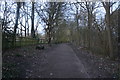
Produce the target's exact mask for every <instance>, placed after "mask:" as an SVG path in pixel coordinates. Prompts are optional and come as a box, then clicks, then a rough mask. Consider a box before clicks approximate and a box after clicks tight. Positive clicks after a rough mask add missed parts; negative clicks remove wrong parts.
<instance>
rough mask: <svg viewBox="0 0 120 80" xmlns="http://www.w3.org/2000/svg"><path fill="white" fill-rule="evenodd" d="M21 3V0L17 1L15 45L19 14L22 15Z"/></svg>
mask: <svg viewBox="0 0 120 80" xmlns="http://www.w3.org/2000/svg"><path fill="white" fill-rule="evenodd" d="M20 5H21V3H20V2H17V12H16V20H15V26H14V37H13V45H14V46H15V43H16V30H17V27H18V19H19V16H20V12H19V11H20Z"/></svg>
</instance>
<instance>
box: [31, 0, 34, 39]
mask: <svg viewBox="0 0 120 80" xmlns="http://www.w3.org/2000/svg"><path fill="white" fill-rule="evenodd" d="M31 22H32V24H31V25H32V26H31V36H32V37H33V38H34V37H35V30H34V2H32V19H31Z"/></svg>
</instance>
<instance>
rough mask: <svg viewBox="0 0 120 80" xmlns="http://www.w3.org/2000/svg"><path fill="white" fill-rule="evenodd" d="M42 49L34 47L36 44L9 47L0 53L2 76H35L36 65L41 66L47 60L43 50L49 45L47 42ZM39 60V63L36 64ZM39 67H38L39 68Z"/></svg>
mask: <svg viewBox="0 0 120 80" xmlns="http://www.w3.org/2000/svg"><path fill="white" fill-rule="evenodd" d="M43 45H44V46H45V49H44V50H38V49H36V45H33V46H25V47H21V48H16V49H9V50H7V51H5V52H4V53H2V77H3V78H16V77H17V78H18V77H20V78H28V77H30V76H35V74H33V73H36V72H37V71H38V70H37V71H36V72H33V71H35V70H34V69H36V67H38V66H39V67H43V66H44V65H45V64H46V62H47V61H45V60H46V59H45V58H46V54H44V52H45V51H47V50H49V49H50V47H49V46H48V45H47V44H43ZM38 62H39V64H38ZM39 69H40V68H39Z"/></svg>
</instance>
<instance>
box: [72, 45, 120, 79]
mask: <svg viewBox="0 0 120 80" xmlns="http://www.w3.org/2000/svg"><path fill="white" fill-rule="evenodd" d="M70 46H71V47H72V48H73V50H74V51H75V52H76V55H77V56H78V58H79V59H80V60H81V61H82V63H83V65H84V67H85V69H86V71H87V73H88V74H89V75H90V77H91V78H120V63H119V62H117V61H112V60H110V59H109V57H106V58H105V57H102V56H98V55H95V54H92V53H90V52H88V51H86V50H84V49H82V48H79V47H76V46H75V45H72V44H70Z"/></svg>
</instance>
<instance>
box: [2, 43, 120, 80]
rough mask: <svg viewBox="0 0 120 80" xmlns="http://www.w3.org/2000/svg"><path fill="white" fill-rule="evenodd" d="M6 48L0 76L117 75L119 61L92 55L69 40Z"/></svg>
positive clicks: (77, 76) (101, 76) (116, 76)
mask: <svg viewBox="0 0 120 80" xmlns="http://www.w3.org/2000/svg"><path fill="white" fill-rule="evenodd" d="M44 46H45V49H44V50H37V49H36V45H34V46H24V47H21V48H16V49H14V50H13V49H11V50H7V51H6V52H4V53H3V55H2V64H3V67H2V70H3V71H2V73H3V75H2V76H3V78H7V77H8V78H9V77H10V78H15V77H20V78H118V77H120V76H119V75H120V73H119V69H118V68H119V67H120V63H119V62H117V61H112V60H110V59H109V58H103V57H101V56H96V55H93V54H92V53H88V52H87V51H85V50H83V49H81V48H77V47H76V46H73V45H71V44H69V43H62V44H52V46H51V47H50V46H48V45H46V44H44Z"/></svg>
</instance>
